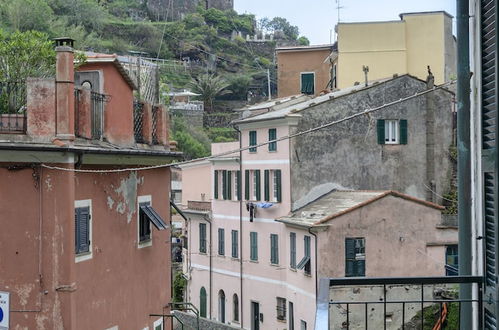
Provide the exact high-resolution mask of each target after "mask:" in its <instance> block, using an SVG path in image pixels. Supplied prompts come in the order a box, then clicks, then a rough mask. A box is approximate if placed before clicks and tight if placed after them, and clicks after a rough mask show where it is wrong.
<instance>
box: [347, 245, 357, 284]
mask: <svg viewBox="0 0 499 330" xmlns="http://www.w3.org/2000/svg"><path fill="white" fill-rule="evenodd" d="M355 268H356V267H355V238H345V276H355V274H356V269H355Z"/></svg>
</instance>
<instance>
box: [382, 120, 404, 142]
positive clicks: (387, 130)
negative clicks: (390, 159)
mask: <svg viewBox="0 0 499 330" xmlns="http://www.w3.org/2000/svg"><path fill="white" fill-rule="evenodd" d="M377 135H378V144H407V135H408V126H407V120H406V119H400V120H398V119H378V123H377Z"/></svg>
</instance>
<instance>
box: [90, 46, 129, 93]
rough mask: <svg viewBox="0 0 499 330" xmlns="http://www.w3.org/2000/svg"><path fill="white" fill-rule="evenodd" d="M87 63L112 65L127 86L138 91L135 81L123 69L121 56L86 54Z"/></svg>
mask: <svg viewBox="0 0 499 330" xmlns="http://www.w3.org/2000/svg"><path fill="white" fill-rule="evenodd" d="M85 56H86V63H112V64H113V65H114V66H115V67H116V69H117V70H118V71H119V72H120V74H121V76H122V77H123V79H124V80H125V81H126V82H127V84H128V85H129V86H130V87H131V88H132V89H133V90H136V89H137V86H136V85H135V83H134V81H133V80H132V78H131V77H130V75H129V74H128V72H127V71H126V69H125V68H124V67H123V65H122V64H121V62H120V60H119V58H118V57H119V56H118V55H116V54H100V53H92V52H85Z"/></svg>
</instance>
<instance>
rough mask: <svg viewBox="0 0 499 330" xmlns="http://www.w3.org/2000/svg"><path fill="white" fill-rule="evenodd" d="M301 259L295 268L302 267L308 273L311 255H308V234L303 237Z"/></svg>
mask: <svg viewBox="0 0 499 330" xmlns="http://www.w3.org/2000/svg"><path fill="white" fill-rule="evenodd" d="M303 250H304V251H303V252H304V253H303V254H304V255H303V259H302V260H301V261H300V262H299V263H298V265H297V266H296V268H298V269H303V270H304V272H305V274H307V275H310V271H311V257H310V236H307V235H305V236H304V237H303Z"/></svg>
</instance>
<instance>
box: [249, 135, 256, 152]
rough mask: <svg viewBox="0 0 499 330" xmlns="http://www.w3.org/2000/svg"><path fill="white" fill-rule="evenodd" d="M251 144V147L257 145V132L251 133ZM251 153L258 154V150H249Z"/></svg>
mask: <svg viewBox="0 0 499 330" xmlns="http://www.w3.org/2000/svg"><path fill="white" fill-rule="evenodd" d="M249 144H250V146H255V145H256V131H250V132H249ZM249 152H256V148H249Z"/></svg>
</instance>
